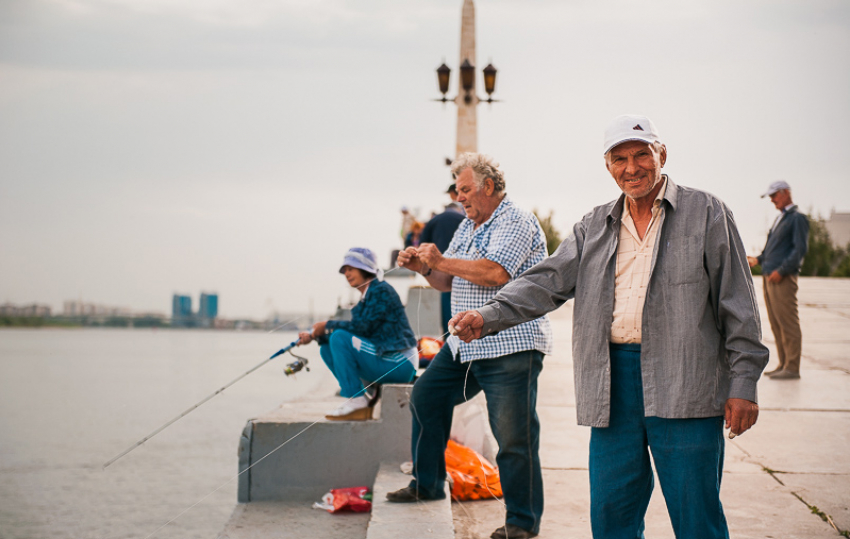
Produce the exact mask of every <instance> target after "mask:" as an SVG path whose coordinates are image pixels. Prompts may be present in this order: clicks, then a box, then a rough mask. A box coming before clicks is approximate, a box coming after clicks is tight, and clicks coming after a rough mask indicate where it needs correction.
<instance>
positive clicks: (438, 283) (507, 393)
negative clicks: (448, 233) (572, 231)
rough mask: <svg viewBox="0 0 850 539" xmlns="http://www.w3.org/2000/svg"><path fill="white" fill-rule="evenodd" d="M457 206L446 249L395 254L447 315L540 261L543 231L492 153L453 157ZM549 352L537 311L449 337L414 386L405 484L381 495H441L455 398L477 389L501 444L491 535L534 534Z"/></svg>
mask: <svg viewBox="0 0 850 539" xmlns="http://www.w3.org/2000/svg"><path fill="white" fill-rule="evenodd" d="M452 173H453V174H454V175H455V177H456V178H457V191H458V202H460V203H461V204H463V206H464V208H465V209H466V216H467V217H466V219H464V221H463V222H462V223H461V224H460V227H459V228H458V229H457V232H455V234H454V237H453V239H452V241H451V243H450V244H449V247H448V249H447V250H446V252H445V255H444V254H443V253H441V252H440V250H439V249H437V246H436V245H434V244H433V243H423V244H422V245H420V246H419V248H413V247H410V248H408V249H406V250H404V251H402V252H401V253H399V255H398V264H399V266H403V267H407V268H409V269H411V270H413V271H416V272H419V273H420V274H421V275H422V276H424V277H425V278H426V279H427V280H428V282H429V283H430V284H431V286H433V287H434V288H436V289H437V290H440V291H442V292H448V291H451V293H452V307H453V309H454V310H455V312H460V311H464V310H467V309H474V308H476V307H480V306H481V305H482V304H483V303H484V302H485V301H487V300H488V299H489V298H491V297H493V296H494V295H496V293H497V292H498V291H499V289H500V288H501V287H502V286H504V285H505V284H506V283H508V282H510V281H512V280H514V279H516V278H517V277H518V276H519V275H521V274H522V273H523V272H524V271H526V270H528V269H529V268H531V267H532V266H534V265H535V264H537V263H539V262H541V261H542V260H544V259H545V258H546V237H545V235H544V234H543V230H542V229H541V228H540V223H539V222H538V221H537V218H536V217H535V216H534V214H532V213H531V212H527V211H524V210H522V209H520V208H518V207H517V206H516V205H514V203H513V202H512V201H511V200H510V199H509V198H508V197H507V195H506V192H505V178H504V174H503V172H502V171H501V170H500V169H499V165H498V163H496V162H495V161H494V160H493V159H492V158H491V157H489V156H486V155H483V154H479V153H464V154H461V155H460V156H459V157H458V158H457V159H456V160H455V161H454V162H453V163H452ZM551 352H552V329H551V327H550V325H549V319H548V318H547V317H545V316H543V317H541V318H539V319H536V320H531V321H528V322H526V323H524V324H522V325H521V326H518V327H516V328H513V329H509V330H506V331H503V332H502V333H500V334H499V335H494V336H488V337H487V338H485V339H483V340H482V341H481V342H480V343H475V344H466V343H461V342H459V341H458V339H457V337H454V336H451V337H449V338H448V339H447V340H446V344H445V345H444V346H443V347H442V349H440V351H439V352H438V353H437V355H436V356H434V359H433V360H432V361H431V364H430V365H429V366H428V368H427V369H426V370H425V372H424V373H423V374H422V376H420V377H419V379H418V380H417V381H416V384H414V386H413V394H412V395H411V397H410V410H411V413H412V414H413V432H412V436H411V453H412V455H413V480H412V481H411V482H410V485H409V486H407V487H405V488H403V489H400V490H397V491H395V492H390V493H388V494H387V500H388V501H390V502H395V503H411V502H418V501H420V500H433V499H441V498H445V496H446V492H445V481H446V461H445V451H446V444H447V443H448V440H449V434H450V432H451V427H452V416H453V413H454V407H455V405H456V404H460V403H462V402H464V400H467V399H471V398H472V397H474V396H475V395H476V394H477V393H479V392H481V391H483V392H484V395H485V396H486V397H487V412H488V416H489V419H490V427H491V428H492V429H493V435H494V436H495V438H496V442H498V444H499V452H498V454H497V455H496V463H497V464H498V466H499V474H500V476H501V477H500V478H501V483H502V491H503V493H504V497H505V498H504V499H505V506H506V515H505V523H504V524H503V525H502V526H500V527H499V528H497V529H496V531H494V532H493V534H492V535H491V538H493V539H506V538H510V539H527V538H529V537H534V536H536V535H537V534H538V532H539V529H540V519H541V516H542V514H543V475H542V471H541V468H540V457H539V454H538V451H539V448H540V422H539V420H538V418H537V377H538V375H539V374H540V371H541V370H542V369H543V356H544V354H550V353H551Z"/></svg>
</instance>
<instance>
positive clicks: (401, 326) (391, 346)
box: [325, 279, 416, 356]
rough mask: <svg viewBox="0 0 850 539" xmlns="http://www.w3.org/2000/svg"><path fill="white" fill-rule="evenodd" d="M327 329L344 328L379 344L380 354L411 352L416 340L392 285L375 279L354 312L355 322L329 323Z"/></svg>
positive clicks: (352, 320)
mask: <svg viewBox="0 0 850 539" xmlns="http://www.w3.org/2000/svg"><path fill="white" fill-rule="evenodd" d="M325 329H327V330H334V329H344V330H346V331H348V332H350V333H352V334H353V335H356V336H358V337H361V338H363V339H366V340H367V341H369V342H371V343H372V344H373V345H375V350H376V352H377V355H379V356H380V355H383V354H385V353H389V352H400V351H402V350H409V349H410V348H413V347H414V346H416V337H415V336H414V335H413V330H412V329H411V328H410V322H408V321H407V315H406V314H405V313H404V306H403V305H402V304H401V299H399V297H398V293H397V292H396V291H395V288H393V287H392V285H390V284H387V283H386V282H384V281H379V280H377V279H375V280H374V281H372V282H371V283H369V288H368V289H367V290H366V293H365V294H364V295H363V298H361V300H360V301H359V302H357V305H355V307H354V308H353V309H352V310H351V320H328V323H327V325H326V326H325Z"/></svg>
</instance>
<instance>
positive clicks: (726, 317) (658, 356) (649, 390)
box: [478, 178, 768, 427]
mask: <svg viewBox="0 0 850 539" xmlns="http://www.w3.org/2000/svg"><path fill="white" fill-rule="evenodd" d="M623 203H624V197H623V196H620V198H619V199H618V200H616V201H614V202H610V203H608V204H605V205H602V206H598V207H596V208H595V209H594V210H593V211H591V212H590V213H588V214H587V215H585V216H584V218H583V219H582V220H581V221H580V222H579V223H577V224H576V225H575V226H574V227H573V232H572V234H570V235H569V237H568V238H567V239H565V240H564V241H563V243H561V246H560V247H558V249H557V250H556V251H555V252H554V253H553V254H552V255H551V256H550V257H549V258H547V259H546V260H544V261H542V262H540V263H539V264H537V265H536V266H534V267H533V268H531V269H530V270H528V271H526V272H525V273H524V274H523V275H522V276H521V277H519V278H518V279H517V280H516V281H513V282H511V283H508V284H507V285H506V286H505V287H504V288H502V290H501V291H500V292H499V294H498V295H497V296H496V297H495V298H493V299H491V300H490V301H488V302H487V303H486V304H485V305H484V306H483V307H481V308H479V309H478V311H479V312H480V313H481V315H482V317H483V318H484V327H483V328H482V334H490V333H493V332H495V331H500V330H502V329H504V328H507V327H511V326H514V325H516V324H520V323H522V322H525V321H527V320H533V319H535V318H537V317H539V316H540V315H542V314H544V313H547V312H549V311H552V310H554V309H556V308H558V307H560V306H561V305H562V304H563V303H564V302H565V301H567V300H569V299H571V298H575V308H574V311H573V366H574V369H575V386H576V414H577V415H578V421H579V424H581V425H588V426H592V427H607V426H608V421H609V417H610V411H611V365H610V355H609V342H610V337H611V322H612V320H613V316H614V274H615V270H616V263H617V256H616V255H617V244H618V242H619V237H620V234H619V232H620V219H621V217H622V214H623ZM661 209H662V213H661V215H660V217H659V219H661V221H660V222H659V226H660V229H659V231H658V235H657V236H656V239H655V247H654V250H653V255H652V262H651V264H650V275H649V285H648V287H647V290H646V301H645V303H644V309H643V320H642V326H641V342H642V344H641V350H640V356H641V378H642V381H643V395H644V408H645V413H646V415H647V416H656V417H663V418H668V419H670V418H693V417H716V416H722V415H723V412H724V405H725V404H726V400H727V399H729V398H732V397H734V398H739V399H747V400H749V401H753V402H756V401H757V398H756V383H757V382H758V379H759V376H760V375H761V372H762V370H763V369H764V366H765V365H766V364H767V358H768V352H767V348H765V346H764V345H763V344H762V343H761V324H760V321H759V310H758V304H757V303H756V298H755V291H754V289H753V281H752V276H751V275H750V268H749V267H748V266H747V261H746V260H747V259H746V256H745V253H744V247H743V245H742V242H741V237H740V235H739V234H738V229H737V227H736V226H735V220H734V219H733V218H732V212H731V211H729V208H727V207H726V205H725V204H724V203H723V202H721V201H720V200H719V199H717V198H715V197H714V196H712V195H710V194H708V193H705V192H703V191H698V190H696V189H691V188H688V187H680V186H678V185H676V184H675V183H673V182H672V181H671V180H670V179H669V178H668V179H667V190H666V191H665V194H664V200H663V202H662V204H661Z"/></svg>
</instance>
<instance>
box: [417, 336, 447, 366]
mask: <svg viewBox="0 0 850 539" xmlns="http://www.w3.org/2000/svg"><path fill="white" fill-rule="evenodd" d="M442 347H443V341H441V340H440V339H435V338H433V337H422V338H421V339H419V359H427V360H429V361H430V360H432V359H434V356H436V355H437V352H439V351H440V348H442Z"/></svg>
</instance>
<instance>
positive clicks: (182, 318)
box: [171, 294, 192, 326]
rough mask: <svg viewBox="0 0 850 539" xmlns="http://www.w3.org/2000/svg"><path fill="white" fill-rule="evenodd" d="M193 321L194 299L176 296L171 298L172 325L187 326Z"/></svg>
mask: <svg viewBox="0 0 850 539" xmlns="http://www.w3.org/2000/svg"><path fill="white" fill-rule="evenodd" d="M191 321H192V298H191V297H190V296H184V295H181V294H174V296H172V298H171V325H173V326H185V325H188V324H189V322H191Z"/></svg>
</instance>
